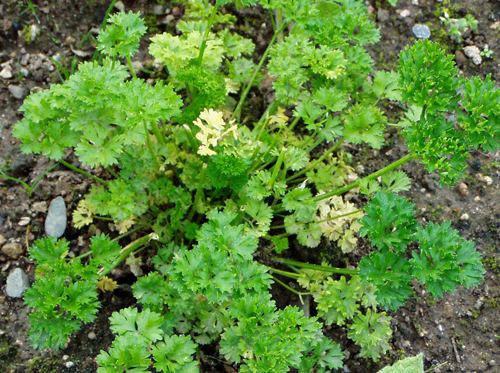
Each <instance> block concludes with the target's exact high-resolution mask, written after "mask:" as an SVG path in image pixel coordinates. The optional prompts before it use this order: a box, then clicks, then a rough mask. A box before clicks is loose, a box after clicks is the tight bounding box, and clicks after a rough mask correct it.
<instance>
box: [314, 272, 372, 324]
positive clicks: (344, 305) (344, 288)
mask: <svg viewBox="0 0 500 373" xmlns="http://www.w3.org/2000/svg"><path fill="white" fill-rule="evenodd" d="M361 295H362V293H361V292H360V288H359V287H358V286H357V285H356V284H355V282H351V281H349V282H348V281H347V280H346V278H345V276H341V277H340V280H337V281H334V280H332V278H328V279H327V280H326V281H324V282H323V285H322V289H321V291H320V292H319V293H318V294H317V295H316V294H315V296H314V300H315V301H316V302H317V303H318V307H317V308H318V315H319V316H320V317H322V318H323V319H325V323H326V324H327V325H331V324H337V325H345V322H346V320H349V319H352V318H353V317H354V315H356V313H357V312H359V311H358V309H359V305H358V303H357V302H358V301H359V300H361Z"/></svg>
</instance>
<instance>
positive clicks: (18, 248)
mask: <svg viewBox="0 0 500 373" xmlns="http://www.w3.org/2000/svg"><path fill="white" fill-rule="evenodd" d="M23 251H24V250H23V245H21V244H20V243H19V242H10V243H6V244H5V245H3V246H2V253H4V254H5V255H7V256H8V257H9V258H11V259H14V260H16V259H18V258H19V257H20V256H21V254H22V253H23Z"/></svg>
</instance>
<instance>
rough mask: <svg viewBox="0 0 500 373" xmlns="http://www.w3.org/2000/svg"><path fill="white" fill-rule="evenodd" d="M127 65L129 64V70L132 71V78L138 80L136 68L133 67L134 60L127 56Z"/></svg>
mask: <svg viewBox="0 0 500 373" xmlns="http://www.w3.org/2000/svg"><path fill="white" fill-rule="evenodd" d="M127 64H128V69H129V70H130V73H131V74H132V76H133V77H134V78H135V79H137V75H136V73H135V70H134V66H132V59H131V58H130V56H127Z"/></svg>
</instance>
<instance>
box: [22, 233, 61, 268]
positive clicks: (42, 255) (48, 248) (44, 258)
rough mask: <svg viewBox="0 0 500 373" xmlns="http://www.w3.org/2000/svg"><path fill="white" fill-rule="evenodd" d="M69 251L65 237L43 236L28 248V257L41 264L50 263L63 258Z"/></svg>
mask: <svg viewBox="0 0 500 373" xmlns="http://www.w3.org/2000/svg"><path fill="white" fill-rule="evenodd" d="M68 252H69V242H68V241H66V239H65V238H62V239H60V240H58V239H57V237H44V238H41V239H39V240H37V241H35V243H34V244H33V246H31V248H30V258H32V259H34V260H36V261H37V264H38V265H39V266H41V265H42V264H44V263H48V264H52V263H54V262H58V261H59V260H61V259H64V258H65V257H66V256H67V255H68Z"/></svg>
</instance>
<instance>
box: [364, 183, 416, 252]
mask: <svg viewBox="0 0 500 373" xmlns="http://www.w3.org/2000/svg"><path fill="white" fill-rule="evenodd" d="M414 207H415V205H414V204H413V203H409V202H407V201H406V199H405V198H404V197H398V196H397V195H396V194H394V193H384V192H377V193H376V194H375V195H374V197H373V198H372V200H371V201H370V202H369V203H368V204H367V205H366V207H365V216H364V217H363V219H362V220H361V222H362V225H363V227H362V228H361V235H362V236H368V237H369V238H370V240H371V242H372V244H373V245H375V246H377V247H378V248H379V249H380V250H384V249H389V248H394V250H396V251H399V252H401V251H404V250H406V247H407V246H408V244H409V243H410V242H412V241H413V235H414V234H415V231H416V229H417V221H416V219H415V213H414Z"/></svg>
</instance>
